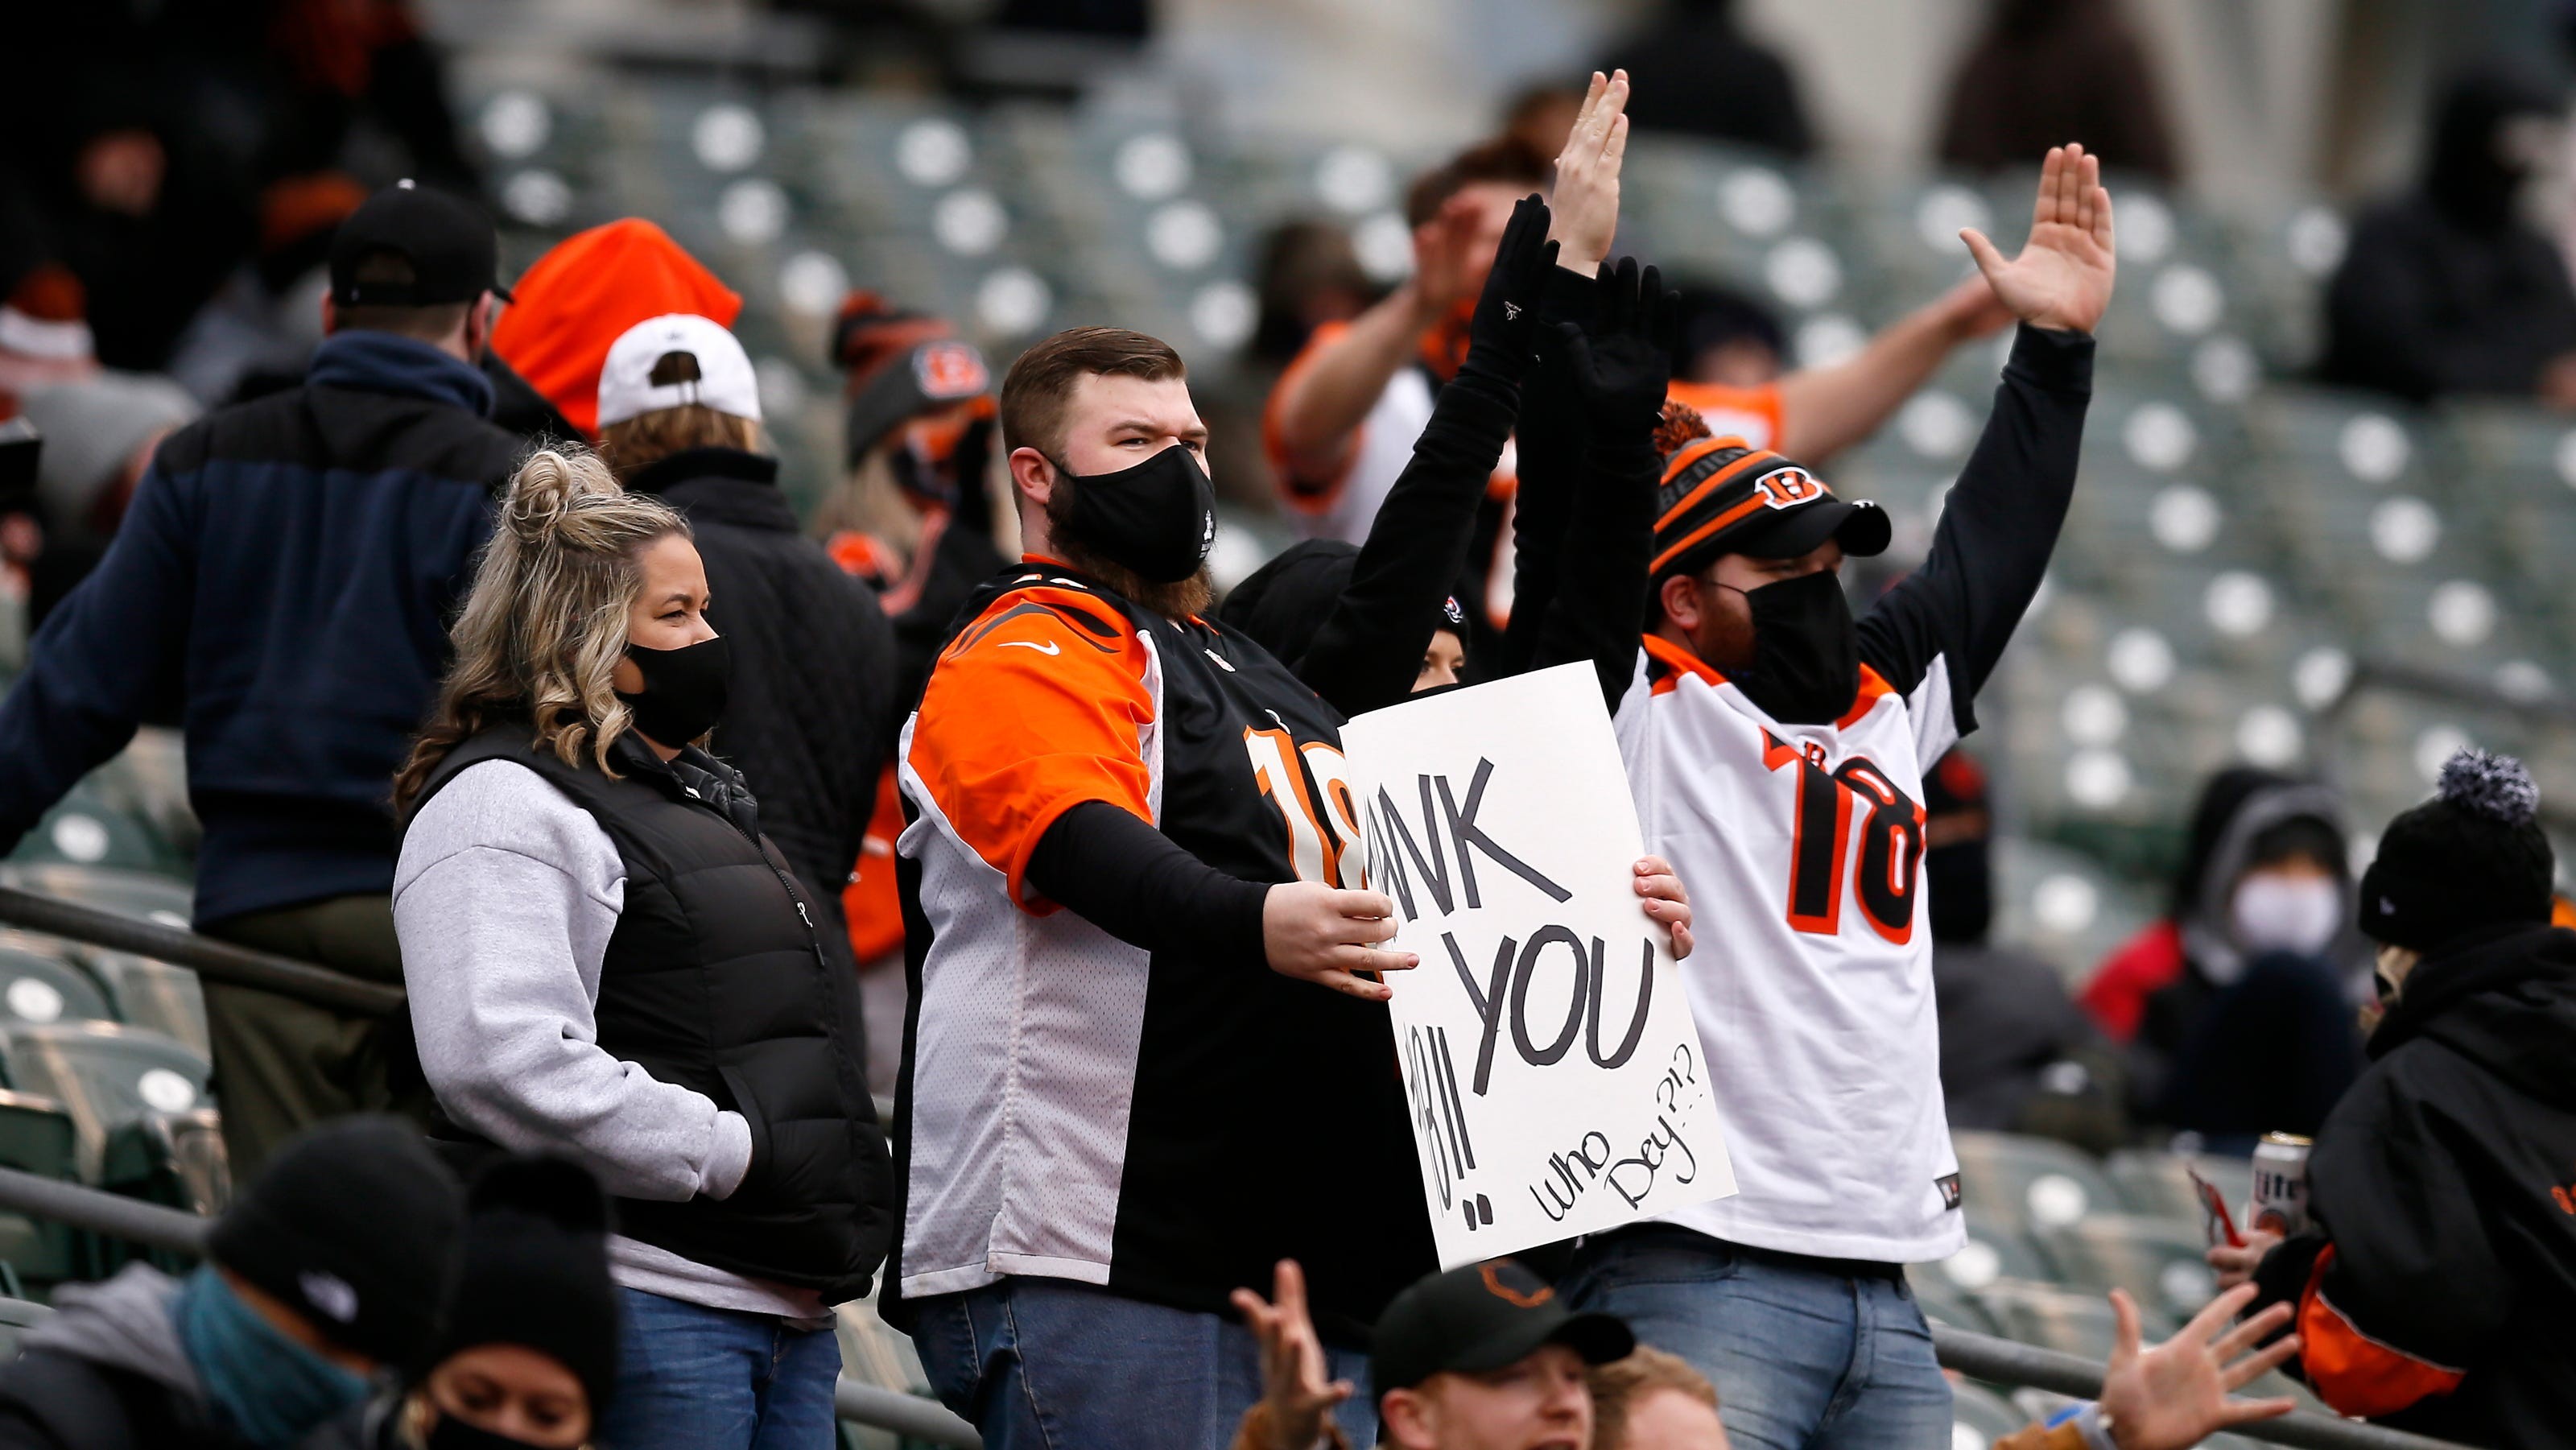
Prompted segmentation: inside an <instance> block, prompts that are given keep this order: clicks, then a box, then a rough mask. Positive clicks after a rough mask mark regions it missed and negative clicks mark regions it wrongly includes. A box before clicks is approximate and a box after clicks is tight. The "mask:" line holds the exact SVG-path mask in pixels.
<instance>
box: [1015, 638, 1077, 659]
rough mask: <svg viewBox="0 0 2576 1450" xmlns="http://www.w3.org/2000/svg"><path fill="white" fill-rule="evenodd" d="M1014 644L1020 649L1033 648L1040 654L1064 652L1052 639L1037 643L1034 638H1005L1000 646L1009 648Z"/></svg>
mask: <svg viewBox="0 0 2576 1450" xmlns="http://www.w3.org/2000/svg"><path fill="white" fill-rule="evenodd" d="M1014 645H1016V646H1018V647H1019V648H1021V649H1033V650H1036V651H1037V652H1038V653H1039V654H1042V655H1053V654H1062V653H1064V651H1063V650H1062V649H1061V648H1059V647H1058V646H1057V645H1056V642H1055V641H1054V640H1048V641H1047V642H1046V643H1044V644H1039V643H1038V642H1037V641H1035V640H1027V639H1006V640H1004V641H1002V647H1003V648H1004V649H1009V648H1011V647H1012V646H1014Z"/></svg>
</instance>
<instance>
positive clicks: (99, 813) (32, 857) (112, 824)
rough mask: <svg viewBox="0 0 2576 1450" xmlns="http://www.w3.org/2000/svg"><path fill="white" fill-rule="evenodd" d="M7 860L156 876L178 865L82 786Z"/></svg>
mask: <svg viewBox="0 0 2576 1450" xmlns="http://www.w3.org/2000/svg"><path fill="white" fill-rule="evenodd" d="M8 859H9V860H10V861H12V862H23V863H30V864H51V863H60V864H62V865H67V866H106V867H112V868H119V869H124V870H133V871H158V870H164V869H168V868H170V867H173V866H175V865H177V864H178V862H177V861H176V859H175V858H174V857H173V855H172V853H171V851H170V850H169V849H168V848H167V847H166V846H165V845H164V844H163V843H162V841H161V839H160V837H159V835H158V834H157V833H156V832H154V831H153V829H152V828H151V827H150V826H148V825H146V824H145V823H144V822H142V821H140V820H137V819H136V818H135V817H134V816H132V815H130V814H128V813H127V812H125V811H122V810H119V809H117V808H116V807H115V806H113V805H111V804H110V803H108V802H107V801H106V800H105V799H103V798H101V797H100V796H99V794H98V793H97V792H96V791H95V790H93V789H91V788H90V787H88V786H87V785H81V786H75V787H73V789H72V791H71V793H70V794H68V795H66V796H64V797H63V799H62V800H61V802H60V803H58V804H57V805H55V806H54V808H53V809H52V810H49V811H47V812H45V815H44V818H43V819H42V820H39V821H38V822H37V823H36V825H35V828H34V829H33V830H30V831H28V832H27V834H26V836H25V837H24V838H22V839H21V840H20V841H19V842H18V847H17V849H16V850H14V851H12V852H11V853H10V854H9V858H8Z"/></svg>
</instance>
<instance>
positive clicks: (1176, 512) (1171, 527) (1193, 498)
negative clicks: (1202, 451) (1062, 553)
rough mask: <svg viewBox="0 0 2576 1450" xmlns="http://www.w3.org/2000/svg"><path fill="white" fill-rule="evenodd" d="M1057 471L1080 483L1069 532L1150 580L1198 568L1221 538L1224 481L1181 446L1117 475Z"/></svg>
mask: <svg viewBox="0 0 2576 1450" xmlns="http://www.w3.org/2000/svg"><path fill="white" fill-rule="evenodd" d="M1048 461H1049V462H1051V463H1052V462H1054V460H1053V459H1049V460H1048ZM1055 471H1056V473H1057V474H1058V475H1060V476H1061V477H1062V478H1063V479H1064V480H1065V481H1066V482H1068V483H1071V484H1072V485H1073V509H1072V511H1071V513H1070V514H1068V515H1067V516H1066V518H1065V520H1064V526H1063V527H1064V533H1065V536H1066V537H1067V538H1069V539H1071V540H1072V541H1073V542H1075V543H1077V544H1080V545H1082V546H1083V547H1084V548H1086V549H1089V550H1091V551H1092V552H1093V553H1096V554H1098V555H1100V556H1101V557H1102V558H1104V559H1107V560H1109V561H1110V562H1111V563H1114V564H1117V565H1119V566H1120V567H1121V568H1126V569H1132V570H1134V571H1135V572H1136V576H1137V577H1138V578H1140V579H1143V580H1144V581H1145V582H1147V583H1149V584H1177V583H1179V582H1181V581H1182V580H1184V579H1187V578H1188V577H1190V576H1191V575H1192V574H1195V573H1197V572H1198V570H1199V565H1200V564H1201V563H1203V562H1204V561H1205V560H1206V559H1207V556H1208V548H1209V546H1210V545H1212V544H1214V543H1215V542H1216V485H1215V484H1214V483H1213V482H1211V481H1210V480H1209V478H1208V475H1207V470H1206V469H1204V468H1201V467H1199V461H1198V460H1197V459H1196V458H1193V457H1191V456H1190V450H1189V449H1188V448H1187V447H1185V446H1183V445H1181V444H1178V443H1175V444H1173V445H1172V446H1171V447H1169V448H1166V449H1164V450H1163V451H1162V452H1160V453H1157V454H1155V455H1154V456H1153V457H1151V458H1148V459H1146V460H1145V461H1144V462H1142V463H1139V464H1137V465H1136V466H1135V467H1133V468H1122V469H1120V470H1118V471H1117V472H1116V473H1093V474H1080V473H1076V472H1074V471H1073V470H1072V469H1069V468H1067V467H1065V466H1064V465H1063V464H1061V463H1057V464H1056V465H1055Z"/></svg>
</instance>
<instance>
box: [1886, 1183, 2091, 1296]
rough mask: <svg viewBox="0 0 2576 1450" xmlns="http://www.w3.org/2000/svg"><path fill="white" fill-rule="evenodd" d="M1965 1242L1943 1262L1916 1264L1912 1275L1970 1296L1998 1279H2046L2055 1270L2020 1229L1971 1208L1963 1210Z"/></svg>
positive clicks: (2013, 1224) (1942, 1260)
mask: <svg viewBox="0 0 2576 1450" xmlns="http://www.w3.org/2000/svg"><path fill="white" fill-rule="evenodd" d="M1967 1220H1968V1242H1967V1244H1966V1246H1965V1247H1963V1248H1961V1249H1960V1250H1959V1251H1958V1252H1957V1253H1955V1254H1952V1255H1950V1256H1949V1257H1948V1258H1946V1259H1940V1260H1936V1261H1935V1262H1932V1263H1929V1264H1919V1265H1916V1266H1915V1267H1914V1269H1913V1270H1912V1272H1913V1273H1916V1274H1919V1275H1922V1276H1923V1277H1926V1278H1937V1279H1939V1280H1941V1281H1942V1282H1944V1283H1947V1284H1948V1285H1949V1286H1950V1287H1951V1288H1952V1289H1954V1290H1957V1291H1958V1292H1960V1293H1963V1294H1974V1293H1976V1292H1977V1291H1978V1290H1980V1289H1983V1288H1984V1287H1986V1286H1987V1285H1988V1284H1992V1283H1994V1282H1995V1281H1997V1280H1999V1279H2050V1278H2054V1277H2056V1270H2055V1268H2054V1267H2053V1266H2052V1265H2051V1264H2050V1263H2049V1262H2048V1260H2046V1259H2045V1258H2042V1257H2041V1256H2040V1253H2039V1250H2038V1249H2037V1248H2036V1247H2034V1246H2033V1245H2032V1244H2031V1241H2030V1238H2029V1236H2028V1235H2026V1234H2024V1233H2023V1232H2022V1230H2021V1227H2020V1225H2018V1224H2015V1223H2011V1222H2008V1221H2001V1220H1998V1219H1997V1218H1996V1216H1995V1215H1993V1214H1990V1213H1987V1212H1984V1211H1982V1210H1980V1209H1978V1208H1976V1207H1975V1206H1974V1205H1970V1206H1969V1207H1968V1208H1967Z"/></svg>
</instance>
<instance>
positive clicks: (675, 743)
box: [617, 635, 733, 750]
mask: <svg viewBox="0 0 2576 1450" xmlns="http://www.w3.org/2000/svg"><path fill="white" fill-rule="evenodd" d="M626 657H627V658H628V659H630V660H633V661H634V662H635V668H636V669H638V670H640V671H642V672H643V675H644V688H643V689H642V690H640V691H638V692H636V693H634V694H631V695H630V694H628V693H627V692H626V691H624V690H620V691H618V692H617V698H618V699H620V700H623V701H625V702H626V708H627V709H628V710H630V711H632V712H634V715H635V728H636V729H637V730H640V731H642V732H643V734H644V738H645V739H647V740H650V741H652V742H653V743H654V744H656V745H660V746H663V747H664V748H666V749H671V750H677V749H679V748H680V747H681V746H683V745H686V744H688V743H689V742H690V741H692V740H695V739H697V738H698V737H699V736H701V735H704V734H706V733H707V732H708V731H710V730H713V729H714V728H716V722H717V721H718V720H721V719H723V718H724V711H725V699H726V696H727V694H728V693H729V691H730V687H731V685H732V682H733V650H732V647H731V646H729V645H727V644H726V643H725V639H724V636H723V635H717V636H716V637H715V638H713V639H702V640H699V641H698V642H697V643H696V644H688V645H682V646H680V647H679V648H678V649H647V648H645V647H644V646H642V645H640V644H636V643H634V642H633V641H631V640H630V641H628V642H627V645H626Z"/></svg>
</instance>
